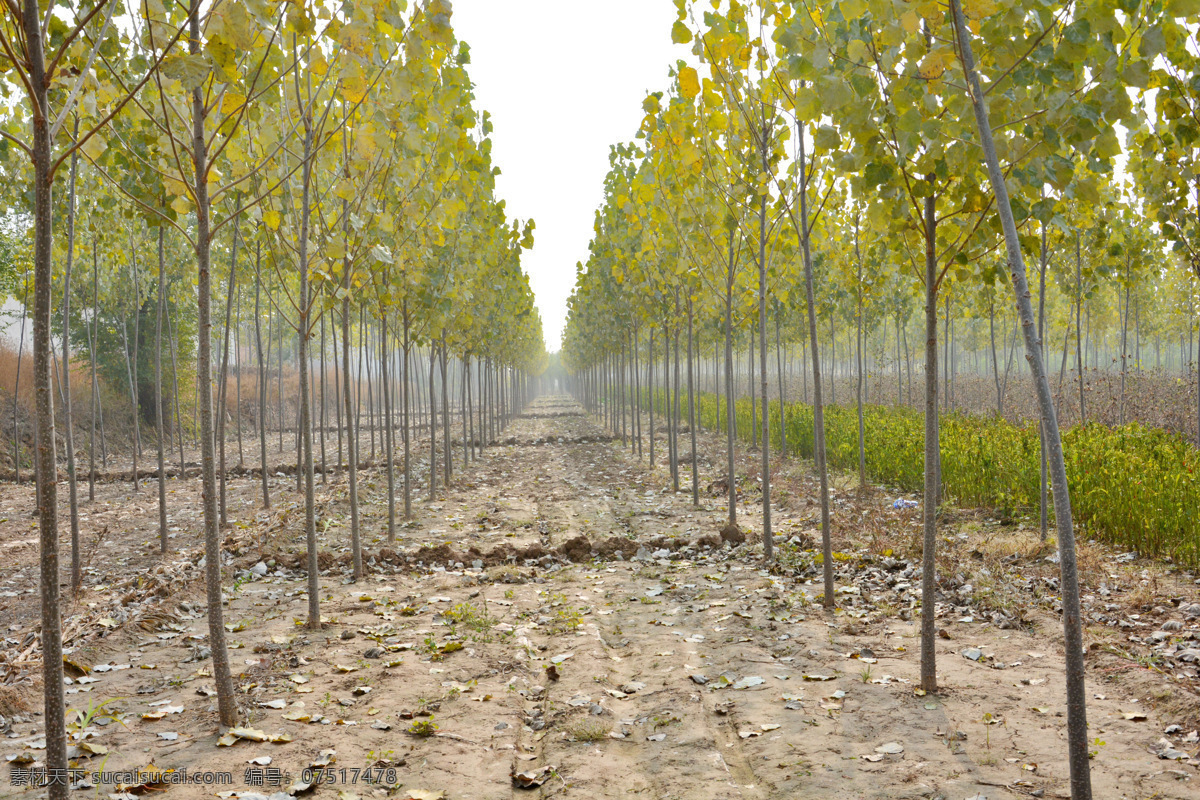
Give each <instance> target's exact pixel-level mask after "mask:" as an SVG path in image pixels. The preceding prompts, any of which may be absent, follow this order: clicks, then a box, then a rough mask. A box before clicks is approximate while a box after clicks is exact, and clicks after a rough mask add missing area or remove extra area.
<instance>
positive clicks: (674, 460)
mask: <svg viewBox="0 0 1200 800" xmlns="http://www.w3.org/2000/svg"><path fill="white" fill-rule="evenodd" d="M675 300H676V304H678V302H679V298H678V296H676V298H675ZM673 344H674V346H675V387H674V392H673V394H674V395H675V407H674V408H673V409H672V414H671V464H672V466H673V467H674V469H673V471H672V478H671V488H672V490H673V491H676V492H678V491H679V416H680V414H679V412H680V407H679V389H680V386H679V328H678V327H677V328H676V329H675V332H674V336H673Z"/></svg>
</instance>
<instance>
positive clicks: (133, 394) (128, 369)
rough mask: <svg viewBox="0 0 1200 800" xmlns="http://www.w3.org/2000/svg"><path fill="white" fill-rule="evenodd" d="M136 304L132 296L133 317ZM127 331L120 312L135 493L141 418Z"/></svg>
mask: <svg viewBox="0 0 1200 800" xmlns="http://www.w3.org/2000/svg"><path fill="white" fill-rule="evenodd" d="M137 303H138V300H137V296H136V295H135V296H134V304H135V305H134V316H135V317H136V316H137V314H139V313H141V311H140V309H139V308H138V307H137ZM128 329H129V318H128V317H127V316H125V312H124V310H122V312H121V344H122V345H123V348H122V349H123V350H124V353H123V355H124V356H125V377H126V378H127V379H128V381H129V403H130V405H131V406H133V438H134V447H133V491H134V492H135V493H136V492H137V491H138V490H139V489H140V488H141V486H140V485H139V483H138V449H139V448H138V446H137V444H136V442H137V440H138V439H139V438H140V434H139V433H138V417H139V416H141V412H140V411H139V410H138V396H137V385H136V384H135V383H134V378H133V360H132V359H131V358H130V347H129V335H128Z"/></svg>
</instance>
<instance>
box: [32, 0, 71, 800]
mask: <svg viewBox="0 0 1200 800" xmlns="http://www.w3.org/2000/svg"><path fill="white" fill-rule="evenodd" d="M39 6H40V4H39V3H38V2H36V0H24V3H23V6H22V11H23V15H22V23H23V27H24V34H25V46H26V49H27V53H28V57H29V64H28V67H29V81H30V87H29V88H30V101H31V105H32V115H33V154H32V155H33V201H34V238H33V304H34V311H33V386H34V395H35V397H36V401H37V402H36V409H37V412H36V420H37V427H36V429H35V434H34V435H35V439H36V442H37V448H36V450H37V459H36V464H35V469H36V471H37V472H36V475H37V485H38V488H39V493H38V497H37V504H38V532H39V534H40V535H39V547H40V557H41V558H40V561H41V563H40V578H41V606H42V608H41V612H42V614H41V616H42V631H41V639H42V680H43V689H42V692H43V701H44V705H43V714H44V717H43V719H44V720H45V725H46V769H47V770H48V771H49V772H50V773H51V774H64V775H65V774H66V769H67V732H66V703H65V702H64V695H63V654H62V621H61V619H60V617H59V586H58V581H59V575H58V455H57V453H56V452H55V441H54V395H53V393H52V392H51V391H50V362H51V361H52V360H53V358H54V354H53V353H52V351H51V347H50V314H51V313H52V312H51V306H52V300H51V296H50V288H51V280H52V277H53V273H52V271H53V253H54V251H53V247H54V239H53V230H52V226H53V222H54V201H53V197H52V192H53V188H54V185H53V182H54V175H53V173H52V172H51V171H50V166H51V151H50V148H51V141H50V124H51V120H50V105H49V102H48V99H47V95H48V94H49V90H50V85H49V78H48V76H47V75H46V70H45V55H44V52H43V42H42V28H41V18H40V14H39ZM69 791H70V789H69V787H68V785H67V782H66V781H62V782H55V783H53V784H51V786H50V787H49V797H50V800H67V796H68V792H69Z"/></svg>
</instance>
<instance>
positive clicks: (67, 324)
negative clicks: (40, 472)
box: [62, 115, 83, 595]
mask: <svg viewBox="0 0 1200 800" xmlns="http://www.w3.org/2000/svg"><path fill="white" fill-rule="evenodd" d="M75 138H76V139H78V138H79V117H78V115H76V117H75ZM78 176H79V151H78V150H76V151H75V152H74V153H72V154H71V177H70V179H69V180H70V183H69V188H68V190H67V262H66V264H65V267H64V270H63V333H62V388H63V426H64V427H65V428H66V439H67V441H66V445H67V493H68V502H69V506H68V507H69V510H70V516H71V593H72V594H73V595H78V594H79V589H80V587H81V586H82V584H83V562H82V555H81V553H80V552H79V483H78V481H77V480H76V478H75V420H74V419H73V416H74V410H73V409H72V407H71V267H72V266H73V265H74V263H75V182H76V179H77V178H78Z"/></svg>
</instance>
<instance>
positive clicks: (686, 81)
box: [679, 67, 700, 100]
mask: <svg viewBox="0 0 1200 800" xmlns="http://www.w3.org/2000/svg"><path fill="white" fill-rule="evenodd" d="M679 91H681V92H683V96H684V97H686V98H687V99H688V100H691V99H692V98H693V97H695V96H696V95H698V94H699V93H700V77H699V76H698V75H697V74H696V70H695V69H693V68H692V67H684V68H683V69H681V70H679Z"/></svg>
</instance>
